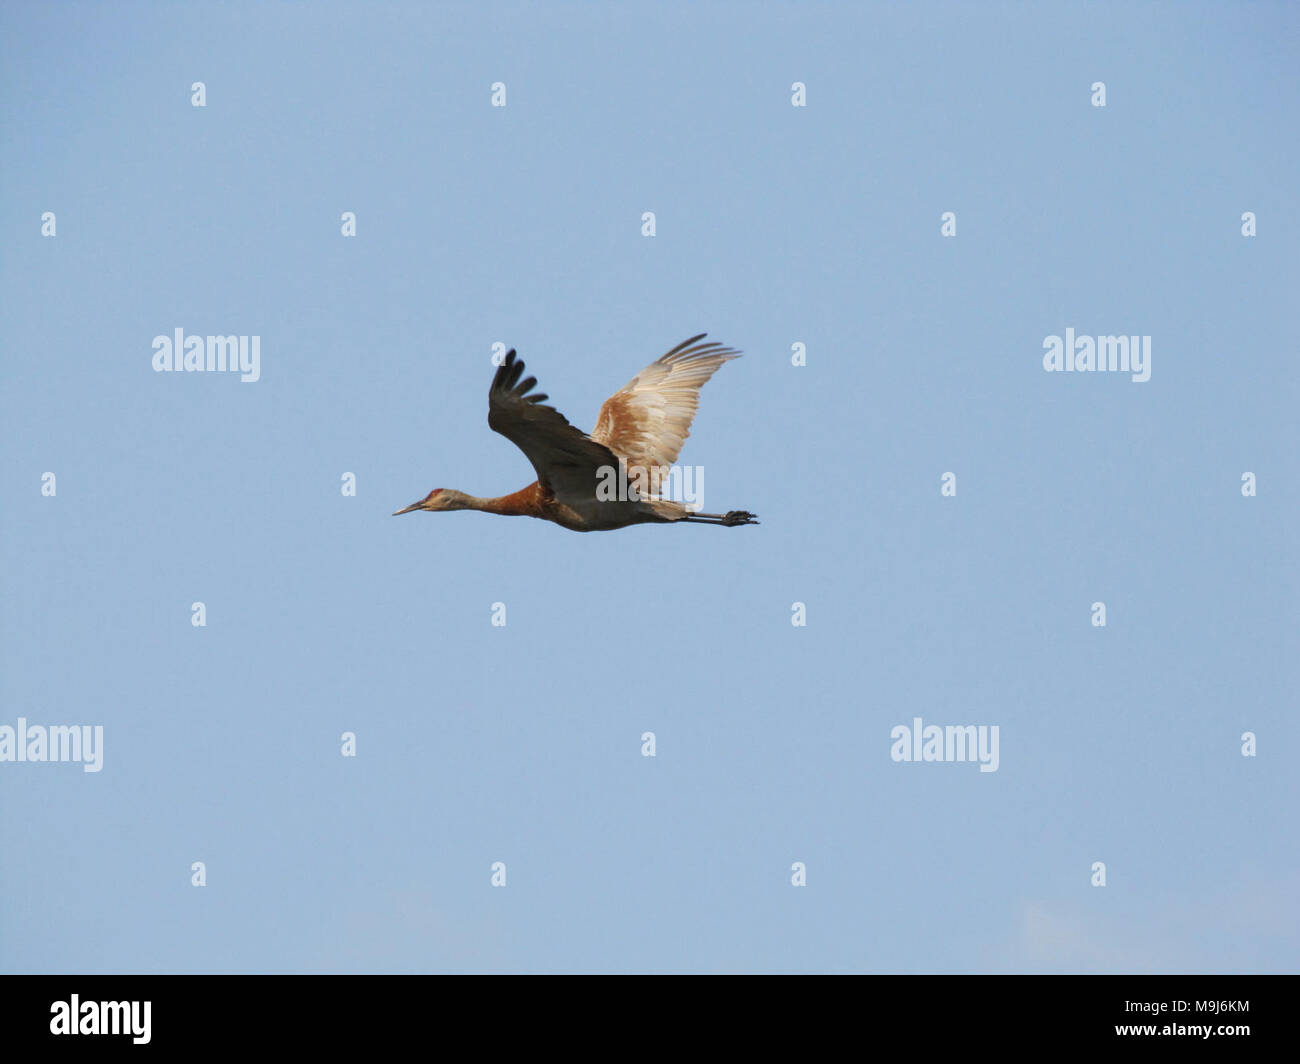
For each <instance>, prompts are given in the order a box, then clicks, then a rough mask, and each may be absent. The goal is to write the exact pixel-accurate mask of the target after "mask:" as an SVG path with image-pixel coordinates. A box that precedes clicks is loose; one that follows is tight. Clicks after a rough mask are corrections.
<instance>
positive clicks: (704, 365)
mask: <svg viewBox="0 0 1300 1064" xmlns="http://www.w3.org/2000/svg"><path fill="white" fill-rule="evenodd" d="M707 335H708V333H700V335H699V336H692V337H691V338H690V339H689V340H687V341H685V342H684V343H680V344H678V345H677V346H676V347H674V348H673V349H672V350H671V351H669V352H668V354H666V355H664V356H663V358H660V359H658V360H657V361H655V362H651V363H650V365H648V366H646V368H645V369H643V370H642V371H641V372H640V373H638V374H637V375H636V376H635V377H633V378H632V379H631V380H630V381H628V382H627V383H626V384H625V385H623V387H622V388H620V389H619V390H618V391H617V392H615V393H614V394H613V395H611V396H610V397H609V398H608V399H606V400H605V405H604V406H602V407H601V408H600V417H599V418H598V419H597V420H596V427H595V429H593V430H592V433H591V438H592V439H593V440H596V441H597V442H599V443H603V444H605V446H607V447H608V448H609V449H610V450H611V451H613V452H614V453H615V454H617V455H618V456H619V457H621V458H623V459H625V460H626V462H627V464H628V466H629V467H635V468H641V469H645V470H647V471H649V472H648V473H647V474H646V475H648V476H649V478H650V481H651V484H652V486H653V487H652V490H653V492H654V494H658V491H659V488H658V483H659V477H658V475H657V474H656V473H655V472H653V471H654V470H657V469H659V468H660V467H662V466H671V465H672V464H673V462H675V461H676V460H677V456H678V455H679V454H680V453H681V450H682V444H684V443H685V442H686V437H687V436H689V435H690V434H691V420H692V419H693V418H694V417H695V411H696V410H697V409H698V408H699V405H700V388H701V387H702V386H703V384H704V382H705V381H707V380H708V379H709V378H710V377H712V376H713V374H714V373H716V372H717V370H718V367H719V366H721V365H722V364H723V363H724V362H727V361H729V360H730V359H733V358H739V357H740V352H739V351H736V350H735V349H733V348H730V347H723V346H722V344H720V343H717V342H714V343H709V344H705V343H700V341H701V340H703V339H704V338H705V337H706V336H707Z"/></svg>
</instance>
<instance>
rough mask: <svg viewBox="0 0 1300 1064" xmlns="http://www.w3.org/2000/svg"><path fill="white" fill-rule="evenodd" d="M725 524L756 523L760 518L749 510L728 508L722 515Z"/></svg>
mask: <svg viewBox="0 0 1300 1064" xmlns="http://www.w3.org/2000/svg"><path fill="white" fill-rule="evenodd" d="M722 523H723V524H724V525H756V524H758V519H757V518H756V517H755V516H754V515H753V514H751V513H750V512H749V511H748V510H728V511H727V512H726V513H725V514H723V515H722Z"/></svg>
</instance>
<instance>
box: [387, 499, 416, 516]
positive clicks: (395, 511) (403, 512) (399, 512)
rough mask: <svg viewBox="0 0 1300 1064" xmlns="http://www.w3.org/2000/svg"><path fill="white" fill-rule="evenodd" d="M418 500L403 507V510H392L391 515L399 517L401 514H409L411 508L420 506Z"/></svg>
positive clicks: (414, 508)
mask: <svg viewBox="0 0 1300 1064" xmlns="http://www.w3.org/2000/svg"><path fill="white" fill-rule="evenodd" d="M420 502H424V500H423V499H421V500H420ZM420 502H413V503H411V505H410V506H408V507H406V508H405V509H403V510H394V511H393V516H394V517H401V516H402V514H409V513H410V512H411V511H412V510H418V509H419V508H420Z"/></svg>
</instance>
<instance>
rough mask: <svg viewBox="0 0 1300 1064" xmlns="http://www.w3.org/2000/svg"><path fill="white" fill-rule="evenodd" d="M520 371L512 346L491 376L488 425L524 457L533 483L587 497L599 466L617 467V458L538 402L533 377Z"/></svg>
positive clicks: (561, 494)
mask: <svg viewBox="0 0 1300 1064" xmlns="http://www.w3.org/2000/svg"><path fill="white" fill-rule="evenodd" d="M523 373H524V363H523V361H522V360H521V359H519V358H517V357H516V355H515V352H514V350H513V348H512V349H511V350H510V351H508V352H506V357H505V361H504V362H502V364H501V365H500V366H499V367H498V369H497V372H496V376H495V377H493V378H492V387H491V389H490V390H489V391H488V424H489V425H490V426H491V427H492V428H493V430H495V431H496V432H499V433H501V435H502V436H504V437H505V438H506V439H508V440H509V441H510V442H511V443H513V444H514V445H515V446H516V447H518V448H519V449H520V450H521V451H523V452H524V454H525V455H527V456H528V460H529V461H530V462H531V463H532V464H533V469H535V470H536V471H537V480H538V483H540V484H541V485H542V487H543V488H544V489H545V490H547V491H549V492H550V493H551V494H553V495H555V496H556V497H557V498H558V499H560V501H562V502H563V501H568V500H589V499H592V498H593V497H594V496H595V492H596V485H597V480H598V478H599V477H601V476H602V474H601V472H600V471H601V469H602V468H606V469H615V470H617V469H618V465H619V462H618V458H617V456H615V454H614V453H613V452H612V451H611V450H610V449H609V448H608V447H606V446H605V445H604V444H602V443H600V442H598V441H596V440H594V439H592V438H591V437H590V436H588V435H587V434H586V433H584V432H582V431H581V430H580V429H577V428H574V426H572V425H570V424H569V422H568V420H567V419H566V418H565V416H564V415H563V414H561V413H560V412H559V411H558V410H556V409H555V408H554V407H552V406H542V405H541V402H542V400H543V399H546V398H547V396H546V395H545V394H544V393H542V392H536V393H533V394H531V395H530V394H529V392H530V391H531V390H532V388H533V387H534V386H535V385H536V384H537V378H536V377H528V378H527V379H525V380H520V377H522V376H523Z"/></svg>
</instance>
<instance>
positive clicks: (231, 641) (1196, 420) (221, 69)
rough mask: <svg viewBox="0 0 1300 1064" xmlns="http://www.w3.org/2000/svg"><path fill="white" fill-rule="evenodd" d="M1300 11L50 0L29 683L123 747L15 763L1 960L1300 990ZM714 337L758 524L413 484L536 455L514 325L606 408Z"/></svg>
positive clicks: (2, 15) (3, 181) (37, 290)
mask: <svg viewBox="0 0 1300 1064" xmlns="http://www.w3.org/2000/svg"><path fill="white" fill-rule="evenodd" d="M1298 42H1300V10H1298V9H1297V8H1296V7H1295V6H1294V5H1290V4H1253V5H1240V4H1229V3H1224V4H1216V5H1195V4H1160V5H1153V4H1089V5H1082V4H1071V5H1021V4H1015V5H1006V6H999V5H965V4H962V5H952V6H949V5H940V4H906V5H904V4H883V5H867V4H798V5H794V4H790V5H781V4H771V3H769V4H751V3H733V4H722V3H702V4H649V3H642V4H637V3H631V4H617V5H614V4H605V5H590V4H563V5H555V4H547V5H540V4H513V5H486V4H473V5H471V4H456V5H409V6H405V5H403V6H397V5H360V4H357V5H340V4H328V3H324V4H311V5H299V4H279V3H266V4H263V3H255V4H254V3H237V4H221V5H217V4H173V3H163V4H143V3H127V4H47V3H7V4H5V5H4V7H3V9H0V106H2V108H3V123H2V124H0V235H2V242H0V247H2V248H3V250H2V251H0V255H2V260H0V299H2V303H0V353H2V357H3V367H2V371H3V378H2V379H3V386H2V387H3V399H2V403H3V405H2V407H0V441H2V444H3V453H4V461H3V464H2V467H0V476H2V477H3V480H2V481H0V493H2V497H3V506H2V507H0V535H2V537H3V538H2V543H3V566H2V572H3V597H2V599H0V602H2V610H0V640H2V642H0V725H2V726H8V727H10V728H14V729H16V728H17V726H18V722H19V718H23V719H25V720H26V721H27V722H28V724H29V725H38V724H39V725H43V726H45V725H84V726H90V727H102V729H103V746H102V756H103V762H102V769H101V770H100V771H99V772H84V771H83V770H82V767H80V766H79V765H77V764H70V763H31V762H23V763H15V762H4V763H0V970H4V971H19V972H62V971H86V972H117V971H121V972H151V971H178V972H344V971H346V972H354V971H355V972H372V971H382V972H421V971H474V972H477V971H521V972H535V971H561V972H570V971H688V972H706V971H707V972H713V971H723V972H730V971H832V972H848V971H871V972H877V971H886V972H986V971H993V972H1007V971H1043V972H1079V971H1082V972H1091V971H1126V972H1129V971H1151V972H1182V971H1214V972H1226V971H1292V972H1293V971H1296V970H1297V968H1300V964H1298V963H1297V958H1298V956H1300V917H1298V916H1297V904H1296V899H1297V897H1300V856H1298V854H1297V832H1296V817H1295V811H1296V808H1297V800H1298V799H1300V793H1298V792H1300V785H1298V783H1297V772H1296V760H1295V758H1296V751H1297V749H1300V728H1298V727H1297V718H1296V691H1297V680H1298V679H1300V669H1298V667H1297V655H1296V635H1297V619H1298V617H1297V607H1296V601H1297V591H1298V590H1300V589H1298V588H1297V564H1296V563H1297V536H1296V531H1295V526H1296V521H1297V516H1298V515H1300V507H1298V506H1297V498H1298V496H1297V483H1296V472H1297V469H1296V459H1297V455H1298V454H1300V448H1298V447H1297V443H1298V440H1297V431H1296V410H1297V399H1298V398H1300V396H1298V395H1297V375H1296V356H1297V350H1296V339H1295V336H1296V333H1295V313H1294V307H1295V299H1296V292H1297V285H1298V282H1300V270H1298V269H1297V261H1298V260H1297V250H1296V249H1297V247H1300V224H1298V220H1300V202H1298V200H1300V196H1298V193H1300V185H1298V184H1297V179H1296V175H1297V173H1298V172H1300V140H1298V138H1297V137H1296V128H1295V127H1296V114H1297V102H1298V100H1297V96H1298V95H1300V93H1298V90H1297V83H1296V76H1295V75H1296V70H1297V67H1298V66H1300V62H1298V59H1300V43H1298ZM200 81H201V82H203V83H204V86H205V90H206V106H204V107H201V108H199V107H194V106H192V104H191V97H192V90H191V86H192V85H193V83H195V82H200ZM495 82H503V83H504V84H505V86H506V106H505V107H493V106H492V98H491V97H492V85H493V83H495ZM795 82H802V83H804V84H805V85H806V104H807V105H806V106H805V107H795V106H792V86H793V85H794V83H795ZM1094 82H1104V83H1105V92H1106V106H1105V107H1095V106H1093V102H1092V101H1093V96H1094V93H1093V89H1092V86H1093V83H1094ZM347 211H351V212H355V217H356V236H355V237H345V236H343V235H342V234H341V227H342V224H343V223H342V221H341V216H342V215H343V213H344V212H347ZM646 211H653V212H654V214H655V222H656V235H654V236H653V237H647V236H643V235H642V215H643V212H646ZM946 211H951V212H954V213H955V216H956V235H955V236H951V237H945V236H943V235H942V233H941V224H942V215H943V213H944V212H946ZM45 212H53V214H54V218H55V235H54V236H43V235H42V226H43V223H42V215H43V214H44V213H45ZM1245 212H1253V213H1254V215H1255V218H1256V222H1255V224H1256V227H1257V228H1256V231H1257V235H1256V236H1253V237H1246V236H1243V235H1242V227H1243V222H1242V215H1243V214H1244V213H1245ZM178 328H179V329H184V330H185V331H186V333H187V334H194V335H201V336H202V335H209V334H219V335H245V336H257V337H259V338H260V359H261V361H260V367H259V368H260V379H258V380H257V381H256V382H242V381H241V380H240V379H239V376H238V375H232V374H229V373H227V374H219V373H160V372H155V371H154V369H153V367H152V360H153V355H154V351H153V346H152V345H153V341H154V337H156V336H160V335H162V336H170V335H172V334H173V333H174V331H175V330H176V329H178ZM1067 329H1072V330H1074V332H1075V333H1076V334H1077V335H1079V336H1084V335H1087V336H1100V335H1113V334H1124V335H1130V334H1131V335H1135V336H1149V337H1150V338H1151V340H1150V344H1151V375H1150V379H1149V380H1147V381H1146V382H1135V381H1133V380H1132V379H1131V378H1130V375H1128V374H1121V373H1118V372H1115V373H1112V372H1105V373H1095V372H1094V373H1064V372H1060V373H1057V372H1047V371H1045V369H1044V365H1043V355H1044V346H1043V345H1044V340H1045V339H1046V338H1048V337H1051V336H1064V335H1065V331H1066V330H1067ZM704 331H707V332H708V333H709V334H710V336H711V337H712V338H715V339H718V340H721V341H723V342H725V343H727V344H730V345H732V346H735V347H738V348H740V349H742V350H743V351H744V352H745V357H744V358H742V359H740V360H738V361H735V362H732V363H729V364H727V365H726V366H724V367H723V368H722V369H721V370H720V371H719V373H718V374H717V376H716V377H714V379H713V380H712V381H711V382H710V383H709V384H708V385H707V386H706V387H705V388H704V391H703V393H702V402H701V408H700V413H699V416H698V418H697V420H696V423H695V426H694V428H693V431H692V434H691V438H690V439H689V440H688V441H687V445H686V448H685V450H684V451H683V454H682V457H681V460H682V461H683V462H684V463H688V464H691V465H699V466H702V467H703V468H704V470H705V500H704V501H705V504H706V505H705V508H706V509H707V510H728V509H747V510H752V511H754V512H755V513H757V514H758V515H759V518H760V520H761V521H762V524H761V525H759V526H758V527H744V528H715V527H708V526H694V527H692V526H642V527H638V528H633V529H628V530H623V531H618V532H612V533H596V534H590V535H582V534H576V533H572V532H568V531H565V530H564V529H561V528H559V527H556V526H553V525H549V524H545V523H542V522H538V521H532V520H528V519H523V518H509V519H507V518H500V517H491V516H487V515H483V514H475V513H457V514H424V513H419V514H413V515H410V516H405V517H401V518H394V517H392V516H390V515H391V513H392V511H394V510H396V509H398V508H399V507H401V506H405V505H406V504H408V503H410V502H412V501H413V500H415V499H418V498H420V497H421V496H423V495H424V494H425V493H427V492H428V491H429V490H430V489H431V488H434V487H454V488H460V489H462V490H464V491H468V492H471V493H473V494H476V495H493V494H501V493H505V492H508V491H514V490H516V489H518V488H521V487H523V486H524V485H525V484H527V483H528V482H529V481H531V480H532V479H533V473H532V470H531V468H530V467H529V465H528V463H527V461H526V459H525V458H524V457H523V455H522V454H521V453H520V452H518V451H517V450H516V449H515V447H514V446H513V445H512V444H511V443H510V442H509V441H507V440H505V439H504V438H503V437H500V436H498V435H496V434H495V433H493V432H492V431H491V430H490V429H489V428H488V425H487V421H486V413H487V389H488V385H489V382H490V380H491V375H492V364H491V357H492V345H493V344H495V343H498V342H499V343H503V344H506V345H508V346H512V347H516V348H517V349H518V350H519V353H520V356H521V357H522V358H523V359H524V360H525V361H526V362H527V366H528V371H529V372H530V373H535V374H536V375H537V376H538V377H539V380H540V387H541V388H542V390H544V391H546V392H548V393H549V394H550V396H551V399H552V401H553V403H554V404H555V405H556V406H557V408H558V409H559V410H561V411H562V412H563V413H564V414H565V415H566V416H567V417H568V418H569V419H570V420H571V421H572V422H574V423H575V424H576V425H579V426H580V427H583V428H585V429H589V428H591V427H592V426H593V425H594V422H595V417H596V414H597V411H598V410H599V407H600V404H601V402H602V401H603V400H604V398H605V397H606V396H607V395H609V394H610V393H612V392H613V391H614V390H616V389H617V388H618V387H619V386H621V385H622V384H623V383H625V382H626V381H627V380H628V379H629V378H631V377H632V376H633V375H634V374H635V373H636V372H637V371H638V370H639V369H640V368H641V367H643V366H644V365H645V364H647V363H648V362H650V361H652V360H653V359H654V358H656V357H658V356H659V355H660V354H662V353H663V352H664V351H667V350H668V349H669V348H671V347H673V346H674V345H675V344H677V343H678V342H680V341H681V340H683V339H685V338H686V337H688V336H691V335H693V334H694V333H697V332H704ZM798 343H802V344H804V345H806V352H807V356H806V360H807V364H806V365H803V366H795V365H792V345H794V344H798ZM1247 472H1249V473H1253V474H1254V476H1255V484H1256V494H1255V495H1254V496H1253V497H1248V496H1244V495H1243V493H1242V477H1243V474H1244V473H1247ZM46 473H54V474H55V478H56V479H55V482H54V483H55V490H56V494H55V495H53V496H52V497H51V496H49V495H47V494H43V490H42V489H43V479H42V478H43V475H44V474H46ZM345 473H352V474H354V475H355V478H356V494H355V496H354V497H348V496H345V495H344V494H343V492H342V490H341V485H342V478H343V476H344V474H345ZM945 473H953V474H955V477H956V492H957V493H956V495H955V496H948V497H945V496H944V495H942V494H941V491H940V488H941V477H942V476H943V475H944V474H945ZM196 602H202V603H203V604H204V608H205V614H206V626H203V627H196V626H195V625H194V624H193V623H192V618H193V611H192V604H193V603H196ZM498 602H500V603H504V604H505V606H506V624H505V626H504V627H499V626H493V624H492V623H491V621H492V610H493V604H494V603H498ZM1095 602H1103V603H1104V604H1105V608H1106V617H1105V620H1106V624H1105V626H1104V627H1099V626H1097V625H1095V624H1094V618H1095V611H1094V610H1093V603H1095ZM795 603H803V604H804V606H805V609H806V620H807V623H806V625H805V626H796V625H794V624H792V618H793V616H794V615H793V606H794V604H795ZM918 717H919V718H921V719H922V720H923V722H924V724H937V725H940V726H945V725H967V724H970V725H976V726H981V727H985V728H992V727H996V728H997V729H998V733H997V734H998V735H999V761H998V766H997V771H996V772H981V771H980V770H979V767H978V765H976V764H974V763H970V762H966V763H954V762H943V763H938V762H930V763H919V764H918V763H910V762H898V761H895V760H893V759H892V758H891V748H892V747H893V746H894V742H893V740H892V739H891V730H892V729H893V728H895V727H896V726H898V725H905V726H907V727H909V728H910V727H911V723H912V721H913V719H914V718H918ZM647 731H649V732H653V733H654V735H655V740H656V756H654V757H653V758H651V757H644V756H642V739H641V737H642V734H643V733H644V732H647ZM345 732H352V733H354V734H355V736H356V755H355V756H354V757H345V756H343V754H342V745H343V744H342V740H341V736H342V735H343V733H345ZM1247 732H1250V733H1253V734H1254V735H1255V736H1256V743H1257V747H1256V756H1253V757H1244V756H1243V755H1242V749H1243V740H1242V736H1243V734H1244V733H1247ZM988 734H991V733H988ZM195 862H203V864H204V868H205V870H206V886H203V887H196V886H193V885H192V877H193V875H194V873H193V872H192V866H193V865H194V863H195ZM494 862H504V863H505V866H506V877H507V878H506V885H505V886H504V887H494V886H493V885H492V875H493V873H492V865H493V863H494ZM796 862H803V864H804V868H805V874H806V886H802V887H800V886H795V885H794V884H793V883H792V879H793V878H794V877H795V876H796V875H797V873H796V872H795V871H794V870H793V868H792V866H794V864H795V863H796ZM1095 862H1104V864H1105V875H1106V885H1105V886H1104V887H1102V886H1094V885H1093V879H1094V875H1095V873H1094V870H1093V866H1094V863H1095Z"/></svg>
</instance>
